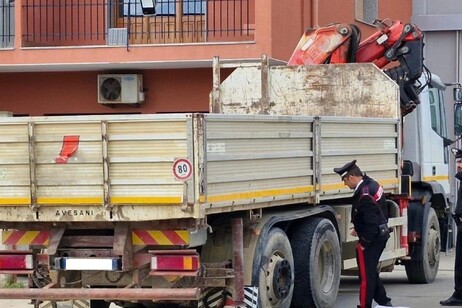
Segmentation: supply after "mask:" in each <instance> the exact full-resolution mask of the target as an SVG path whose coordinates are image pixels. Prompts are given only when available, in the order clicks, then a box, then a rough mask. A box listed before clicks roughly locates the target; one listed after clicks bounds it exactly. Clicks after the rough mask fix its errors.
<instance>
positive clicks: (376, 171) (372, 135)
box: [317, 118, 400, 200]
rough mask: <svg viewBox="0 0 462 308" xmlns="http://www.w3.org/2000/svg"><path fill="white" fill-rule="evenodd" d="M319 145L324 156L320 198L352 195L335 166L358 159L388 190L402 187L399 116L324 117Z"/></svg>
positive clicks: (364, 168) (369, 173)
mask: <svg viewBox="0 0 462 308" xmlns="http://www.w3.org/2000/svg"><path fill="white" fill-rule="evenodd" d="M319 121H320V124H319V125H318V126H317V127H319V129H320V133H319V135H320V136H321V138H320V139H319V140H317V141H318V142H319V143H318V144H317V146H319V147H320V149H321V154H320V155H321V157H320V172H321V175H320V182H319V183H318V184H319V185H318V186H317V187H318V189H319V194H320V199H324V200H325V199H332V198H342V197H350V196H351V195H352V192H351V190H350V189H349V188H348V187H346V186H345V185H344V183H343V182H342V181H341V179H340V177H339V176H338V174H336V173H334V171H333V168H335V167H339V166H342V165H343V164H345V163H347V162H349V161H352V160H354V159H356V160H357V164H358V166H359V167H360V168H361V170H362V171H363V172H365V173H366V174H367V175H369V176H371V177H372V178H374V179H375V180H377V181H378V182H379V183H380V184H381V185H383V187H384V190H385V191H387V192H395V193H397V192H398V189H399V186H400V185H399V165H398V162H399V158H400V142H399V121H398V120H397V119H365V118H360V119H352V118H350V119H348V118H344V119H335V118H321V119H320V120H319Z"/></svg>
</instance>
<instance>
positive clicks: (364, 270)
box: [356, 238, 462, 308]
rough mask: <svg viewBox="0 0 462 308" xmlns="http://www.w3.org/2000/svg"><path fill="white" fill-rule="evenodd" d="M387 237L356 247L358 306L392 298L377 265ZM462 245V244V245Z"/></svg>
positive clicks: (366, 307) (366, 306)
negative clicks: (364, 246)
mask: <svg viewBox="0 0 462 308" xmlns="http://www.w3.org/2000/svg"><path fill="white" fill-rule="evenodd" d="M386 243H387V238H383V239H382V238H377V239H374V240H373V241H372V243H371V244H370V245H368V246H367V247H366V248H364V249H362V247H361V245H360V244H358V246H357V247H356V262H357V264H358V268H359V281H360V289H359V303H360V304H359V306H358V308H370V307H371V305H372V300H375V302H376V303H377V304H379V305H385V304H387V303H388V302H389V301H391V299H390V298H389V297H387V292H386V291H385V288H384V286H383V284H382V281H381V280H380V277H379V271H378V269H377V265H378V262H379V258H380V255H381V254H382V251H383V250H384V248H385V245H386ZM461 246H462V245H461Z"/></svg>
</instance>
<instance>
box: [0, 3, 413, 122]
mask: <svg viewBox="0 0 462 308" xmlns="http://www.w3.org/2000/svg"><path fill="white" fill-rule="evenodd" d="M397 7H399V9H396V8H397ZM155 9H156V14H155V15H143V13H142V11H141V5H140V1H139V0H109V1H102V0H79V1H77V0H64V1H54V0H16V1H14V0H5V1H2V2H1V3H0V16H1V18H2V19H1V20H0V26H1V28H0V89H1V91H2V94H1V95H0V106H1V107H0V110H1V111H7V112H10V113H11V114H13V115H15V116H20V115H67V114H69V115H76V114H109V113H159V112H162V113H165V112H207V111H208V110H209V107H208V104H209V93H210V90H211V88H212V69H211V67H212V58H213V57H214V56H219V57H220V59H221V61H222V62H225V63H226V62H228V63H235V62H238V61H240V62H242V61H244V62H245V61H258V60H259V59H260V58H261V56H262V54H266V55H268V57H269V58H270V59H272V61H273V62H274V63H281V64H285V63H286V61H287V60H288V59H289V58H290V55H291V54H292V52H293V50H294V48H295V46H296V44H297V42H298V40H299V38H300V36H301V34H302V33H303V31H304V30H305V28H307V27H316V26H323V25H326V24H329V23H333V22H341V23H356V24H357V25H358V26H359V27H360V29H361V30H362V36H363V38H365V37H367V36H368V35H370V34H372V33H373V32H374V31H375V28H374V27H373V26H372V25H371V23H372V20H373V19H374V18H379V19H384V18H391V19H399V20H402V21H404V22H406V21H409V20H410V17H411V9H412V3H411V2H410V1H404V3H403V1H401V0H400V1H398V0H390V1H378V0H376V1H366V0H356V1H355V0H324V1H319V0H291V1H280V0H157V3H156V6H155ZM231 70H232V68H228V69H225V70H224V71H223V74H222V77H223V76H224V77H225V76H226V74H227V72H228V73H229V72H230V71H231ZM101 74H105V75H108V74H116V75H124V76H125V74H130V75H131V76H142V81H140V84H139V86H140V87H141V90H142V92H143V96H144V101H143V102H142V103H141V104H117V105H115V104H110V105H105V104H101V103H98V101H100V95H102V94H101V93H99V88H100V86H101V84H100V82H102V81H103V80H100V79H99V78H98V76H99V75H101ZM107 89H108V91H109V90H111V85H110V84H109V85H108V87H107Z"/></svg>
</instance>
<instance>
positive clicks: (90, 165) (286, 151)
mask: <svg viewBox="0 0 462 308" xmlns="http://www.w3.org/2000/svg"><path fill="white" fill-rule="evenodd" d="M255 70H257V71H255ZM265 70H266V72H265ZM255 72H257V73H258V72H260V74H261V78H256V77H255V74H256V73H255ZM259 76H260V75H259ZM249 78H250V79H249ZM258 80H260V81H258ZM243 83H244V84H248V85H253V86H255V88H254V87H251V86H249V87H248V88H247V90H245V91H244V90H243V89H244V88H243ZM379 88H380V89H381V90H378V89H379ZM375 91H378V92H380V93H379V95H375V96H374V92H375ZM308 92H310V93H311V94H310V95H308V94H306V95H304V94H303V93H308ZM315 93H317V94H315ZM334 93H338V94H335V95H334ZM316 95H317V96H316ZM297 96H298V98H297ZM321 98H322V99H321ZM319 99H321V102H322V104H319ZM236 100H238V101H237V102H236ZM334 102H335V104H334ZM398 102H399V99H398V92H397V87H396V85H395V84H394V83H393V82H392V81H391V80H390V79H389V78H388V77H387V76H385V75H384V74H383V73H382V72H381V71H379V70H378V69H377V68H375V67H374V66H373V65H365V64H362V65H345V66H335V67H329V66H322V65H319V66H315V67H285V66H278V67H266V68H265V67H263V68H262V67H260V66H257V67H251V66H247V67H242V68H237V69H236V70H235V72H234V73H233V74H231V75H230V76H229V77H228V79H226V80H225V81H224V82H223V83H221V84H220V85H219V86H218V87H215V88H214V91H213V92H212V100H211V111H212V112H216V111H217V110H220V111H221V113H222V114H213V113H210V114H207V113H199V114H193V113H186V114H159V115H100V116H97V115H95V116H68V117H67V116H62V117H4V118H1V120H0V131H1V132H2V134H1V135H0V221H6V222H10V223H11V222H87V221H91V222H94V221H109V222H110V221H131V222H136V221H153V220H169V219H182V218H191V219H201V218H204V217H205V216H206V215H207V214H212V213H220V212H231V211H236V210H246V209H258V208H264V207H273V206H281V205H290V204H294V203H307V204H311V205H315V204H317V203H318V202H319V201H321V200H329V199H336V198H342V197H346V196H350V195H351V191H350V190H349V189H348V188H346V187H345V186H344V185H343V183H342V182H341V181H340V178H339V177H338V176H337V175H336V174H335V173H334V172H333V170H332V169H333V168H334V167H336V166H339V165H342V164H344V163H346V162H348V161H351V160H353V159H357V160H358V164H359V165H360V166H361V168H362V169H363V170H364V171H365V172H366V173H368V174H369V175H370V176H372V177H373V178H375V179H377V180H378V181H379V182H380V183H381V184H382V185H384V188H385V190H386V191H393V192H397V191H398V188H399V172H398V169H399V166H398V163H397V162H398V161H399V156H400V143H399V142H398V140H399V133H400V128H399V127H400V125H399V123H400V122H399V119H398V114H399V111H398ZM316 106H318V107H319V106H321V107H319V108H317V109H315V107H316ZM340 107H341V109H339V108H340ZM268 108H269V109H268ZM339 113H340V114H344V115H343V116H340V115H339ZM273 114H276V115H273Z"/></svg>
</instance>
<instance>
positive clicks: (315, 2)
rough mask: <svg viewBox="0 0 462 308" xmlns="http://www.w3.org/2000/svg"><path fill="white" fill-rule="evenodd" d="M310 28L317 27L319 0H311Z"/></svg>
mask: <svg viewBox="0 0 462 308" xmlns="http://www.w3.org/2000/svg"><path fill="white" fill-rule="evenodd" d="M311 28H319V0H311Z"/></svg>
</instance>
